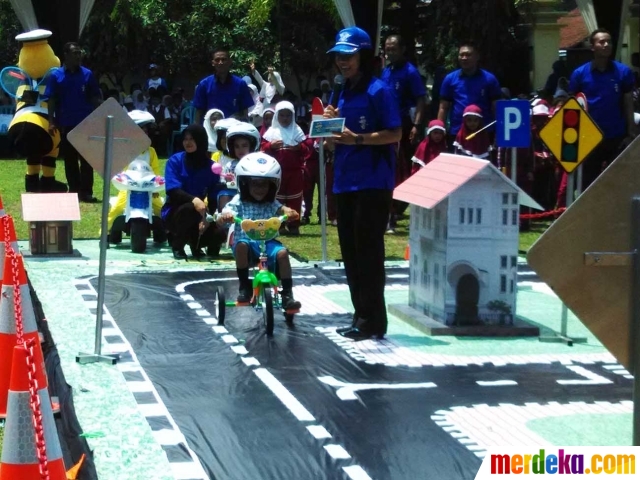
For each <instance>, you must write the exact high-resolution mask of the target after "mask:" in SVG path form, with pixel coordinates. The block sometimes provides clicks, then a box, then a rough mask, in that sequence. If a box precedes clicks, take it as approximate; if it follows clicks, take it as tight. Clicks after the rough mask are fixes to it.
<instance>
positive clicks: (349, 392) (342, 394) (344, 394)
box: [318, 375, 437, 401]
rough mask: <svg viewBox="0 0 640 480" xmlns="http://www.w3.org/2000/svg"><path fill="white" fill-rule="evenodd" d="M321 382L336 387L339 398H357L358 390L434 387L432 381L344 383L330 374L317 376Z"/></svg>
mask: <svg viewBox="0 0 640 480" xmlns="http://www.w3.org/2000/svg"><path fill="white" fill-rule="evenodd" d="M318 380H320V381H321V382H322V383H324V384H326V385H329V386H331V387H335V388H336V395H338V398H339V399H340V400H345V401H346V400H357V399H358V396H357V395H356V392H358V391H360V390H377V389H381V390H406V389H414V388H435V387H437V385H436V384H435V383H433V382H425V383H346V382H341V381H340V380H337V379H335V378H334V377H332V376H331V375H327V376H324V377H318Z"/></svg>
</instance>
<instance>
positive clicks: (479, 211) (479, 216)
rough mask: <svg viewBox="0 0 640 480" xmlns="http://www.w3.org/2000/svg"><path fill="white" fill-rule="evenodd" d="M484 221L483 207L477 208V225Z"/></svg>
mask: <svg viewBox="0 0 640 480" xmlns="http://www.w3.org/2000/svg"><path fill="white" fill-rule="evenodd" d="M481 223H482V209H481V208H476V225H480V224H481Z"/></svg>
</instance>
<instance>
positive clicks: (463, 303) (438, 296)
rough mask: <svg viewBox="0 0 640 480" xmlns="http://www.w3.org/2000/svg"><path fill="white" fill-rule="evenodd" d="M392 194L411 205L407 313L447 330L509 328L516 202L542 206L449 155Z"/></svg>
mask: <svg viewBox="0 0 640 480" xmlns="http://www.w3.org/2000/svg"><path fill="white" fill-rule="evenodd" d="M393 197H394V198H395V199H396V200H400V201H404V202H408V203H409V204H410V205H411V222H410V234H409V247H410V249H409V251H410V259H409V266H410V286H409V307H410V310H412V312H413V313H415V314H418V315H420V314H421V315H424V316H426V317H429V318H430V319H432V320H435V321H437V322H439V324H441V325H442V324H444V325H447V326H473V325H510V324H512V323H513V321H514V317H515V311H516V291H517V288H516V286H517V266H518V234H519V220H520V219H519V215H520V205H524V206H528V207H531V208H535V209H540V210H542V207H540V205H538V204H537V203H536V202H535V201H534V200H533V199H532V198H531V197H529V196H528V195H527V194H526V193H524V192H523V191H522V190H520V188H518V187H517V186H516V185H515V184H514V183H513V182H512V181H511V180H509V178H507V177H506V176H505V175H504V174H503V173H501V172H500V171H499V170H498V169H497V168H495V167H494V166H493V165H492V164H491V163H490V162H488V161H485V160H480V159H476V158H471V157H463V156H458V155H449V154H442V155H440V156H438V157H437V158H436V159H435V160H433V161H432V162H430V163H429V164H427V166H425V167H424V168H422V169H421V170H420V171H419V172H417V173H416V174H414V175H413V176H411V177H410V178H409V179H408V180H406V181H405V182H404V183H402V184H401V185H399V186H398V187H397V188H396V189H395V191H394V194H393ZM432 323H433V322H432Z"/></svg>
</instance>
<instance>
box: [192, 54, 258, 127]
mask: <svg viewBox="0 0 640 480" xmlns="http://www.w3.org/2000/svg"><path fill="white" fill-rule="evenodd" d="M211 64H212V65H213V67H214V69H215V73H214V74H213V75H210V76H208V77H206V78H205V79H203V80H202V81H200V83H199V84H198V86H197V87H196V93H195V96H194V98H193V106H194V107H195V108H196V119H195V123H197V124H201V123H202V119H203V118H204V116H205V114H206V113H207V112H208V111H209V110H211V109H212V108H218V109H220V110H222V112H223V113H224V116H225V118H229V117H231V116H234V117H236V118H239V119H245V118H246V117H247V111H248V109H249V108H251V107H253V106H254V104H255V103H254V101H253V97H252V96H251V90H249V86H248V85H247V84H246V83H245V81H244V80H242V78H240V77H238V76H236V75H232V74H230V73H229V70H230V69H231V65H233V61H232V60H231V57H230V56H229V49H228V48H223V47H220V48H216V49H215V50H213V52H212V60H211Z"/></svg>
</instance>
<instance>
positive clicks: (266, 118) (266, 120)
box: [260, 107, 276, 139]
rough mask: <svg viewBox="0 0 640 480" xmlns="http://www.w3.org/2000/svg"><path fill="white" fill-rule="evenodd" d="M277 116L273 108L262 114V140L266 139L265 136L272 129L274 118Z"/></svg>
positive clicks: (265, 110) (266, 109)
mask: <svg viewBox="0 0 640 480" xmlns="http://www.w3.org/2000/svg"><path fill="white" fill-rule="evenodd" d="M275 114H276V109H275V108H273V107H267V108H265V109H264V112H262V126H261V127H260V138H263V139H264V134H265V133H267V130H269V129H270V128H271V125H272V124H273V116H274V115H275Z"/></svg>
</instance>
